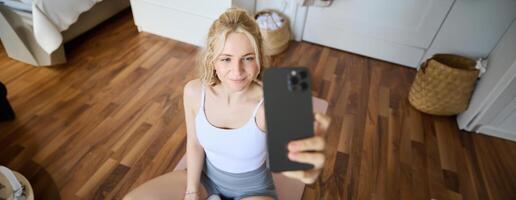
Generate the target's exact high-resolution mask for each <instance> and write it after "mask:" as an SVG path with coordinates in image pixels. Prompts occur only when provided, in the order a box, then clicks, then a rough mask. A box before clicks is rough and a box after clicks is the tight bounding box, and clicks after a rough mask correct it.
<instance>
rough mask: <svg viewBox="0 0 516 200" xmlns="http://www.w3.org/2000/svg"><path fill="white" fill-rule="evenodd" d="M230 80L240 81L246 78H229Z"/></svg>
mask: <svg viewBox="0 0 516 200" xmlns="http://www.w3.org/2000/svg"><path fill="white" fill-rule="evenodd" d="M229 80H230V81H235V82H239V81H243V80H245V78H239V79H229Z"/></svg>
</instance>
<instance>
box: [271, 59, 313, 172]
mask: <svg viewBox="0 0 516 200" xmlns="http://www.w3.org/2000/svg"><path fill="white" fill-rule="evenodd" d="M263 96H264V107H265V121H266V124H267V146H268V151H269V167H270V169H271V171H272V172H282V171H292V170H307V169H311V168H313V165H311V164H306V163H299V162H294V161H291V160H290V159H288V149H287V145H288V143H289V142H290V141H293V140H299V139H304V138H308V137H312V136H313V135H314V127H313V122H314V116H313V111H312V90H311V81H310V73H309V71H308V69H307V68H305V67H281V68H270V69H267V70H266V71H265V72H264V74H263Z"/></svg>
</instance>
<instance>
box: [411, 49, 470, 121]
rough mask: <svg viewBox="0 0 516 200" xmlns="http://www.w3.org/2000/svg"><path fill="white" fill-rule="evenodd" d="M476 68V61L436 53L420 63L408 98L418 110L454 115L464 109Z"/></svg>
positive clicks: (466, 105) (467, 101) (434, 113)
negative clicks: (420, 65)
mask: <svg viewBox="0 0 516 200" xmlns="http://www.w3.org/2000/svg"><path fill="white" fill-rule="evenodd" d="M478 73H479V71H478V70H477V69H475V61H473V60H471V59H469V58H465V57H461V56H457V55H451V54H436V55H434V56H433V57H432V58H430V59H428V60H427V61H426V62H425V63H423V65H422V67H421V69H420V70H419V71H418V72H417V75H416V78H415V80H414V82H413V83H412V87H411V88H410V92H409V96H408V99H409V102H410V104H412V106H414V107H415V108H416V109H418V110H419V111H421V112H424V113H428V114H433V115H455V114H458V113H461V112H463V111H464V110H466V108H467V107H468V104H469V99H470V97H471V93H472V92H473V89H474V87H475V82H476V80H477V77H478Z"/></svg>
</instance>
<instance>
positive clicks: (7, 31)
mask: <svg viewBox="0 0 516 200" xmlns="http://www.w3.org/2000/svg"><path fill="white" fill-rule="evenodd" d="M127 7H129V1H128V0H104V1H101V2H99V3H97V4H95V6H93V7H92V8H91V9H90V10H88V11H86V12H84V13H82V14H81V15H80V16H79V19H78V20H77V21H76V22H75V23H74V24H72V25H71V26H70V28H69V29H68V30H66V31H63V32H62V34H63V44H61V46H60V47H59V48H58V49H57V50H55V51H54V52H53V53H51V54H48V53H47V52H45V51H44V50H43V49H42V48H41V47H40V46H39V44H38V43H37V42H36V39H35V38H34V33H33V29H32V18H31V15H30V14H23V13H21V12H15V11H13V10H11V9H9V8H7V7H5V6H3V5H0V27H1V28H0V39H1V40H2V44H3V46H4V47H5V49H6V51H7V55H8V56H9V57H11V58H13V59H16V60H19V61H21V62H24V63H28V64H31V65H34V66H49V65H56V64H61V63H65V62H66V54H65V51H64V47H63V45H64V43H65V42H68V41H70V40H72V39H74V38H75V37H77V36H79V35H80V34H82V33H84V32H86V31H88V30H90V29H91V28H93V27H95V26H96V25H98V24H100V23H101V22H103V21H104V20H106V19H108V18H110V17H112V16H113V15H115V14H117V13H119V12H120V11H122V10H124V9H125V8H127Z"/></svg>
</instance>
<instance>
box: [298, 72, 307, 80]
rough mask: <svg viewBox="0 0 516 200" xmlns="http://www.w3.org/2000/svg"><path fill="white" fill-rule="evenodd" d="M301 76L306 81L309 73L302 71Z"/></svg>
mask: <svg viewBox="0 0 516 200" xmlns="http://www.w3.org/2000/svg"><path fill="white" fill-rule="evenodd" d="M299 76H300V77H301V79H306V78H307V77H308V73H307V72H306V71H300V72H299Z"/></svg>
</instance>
